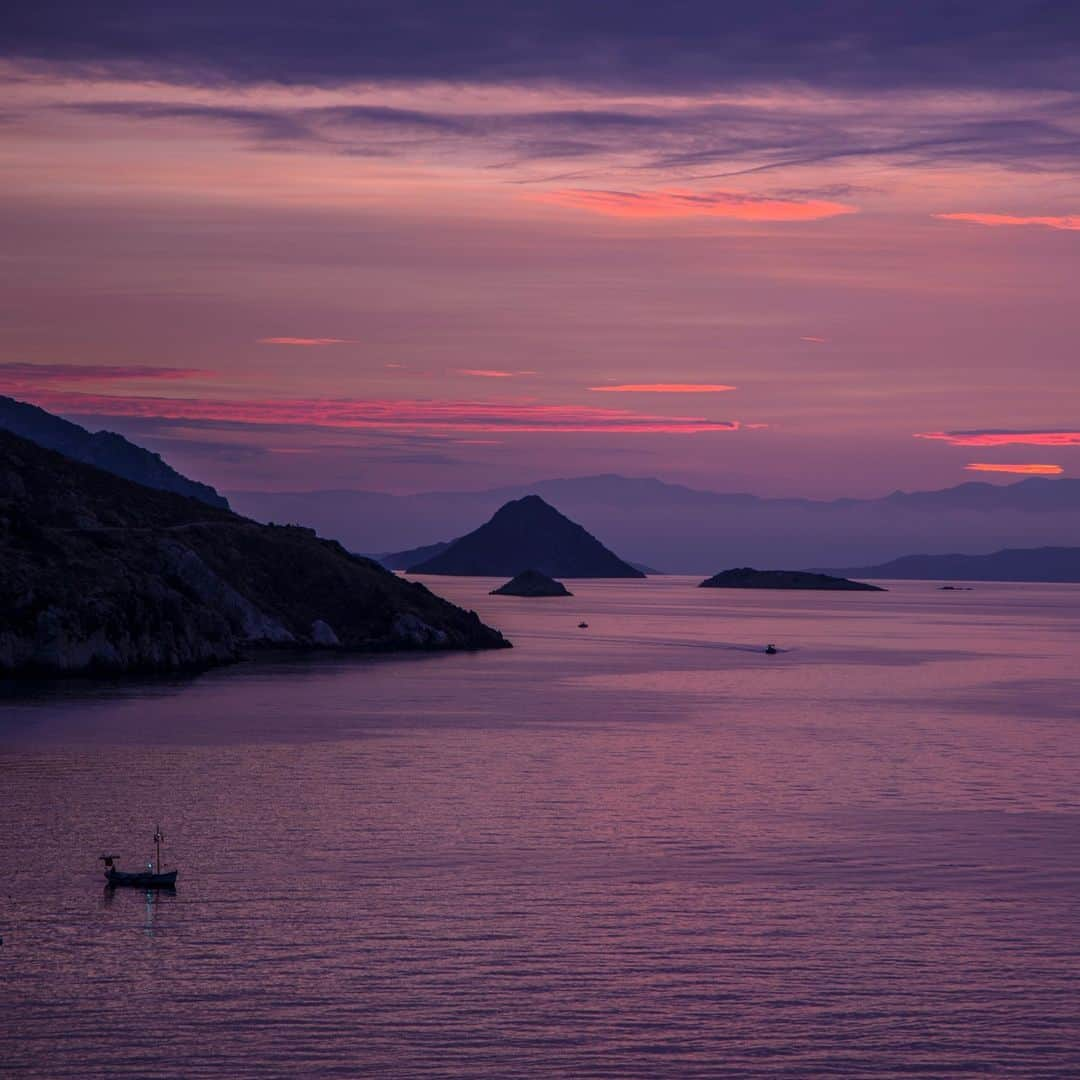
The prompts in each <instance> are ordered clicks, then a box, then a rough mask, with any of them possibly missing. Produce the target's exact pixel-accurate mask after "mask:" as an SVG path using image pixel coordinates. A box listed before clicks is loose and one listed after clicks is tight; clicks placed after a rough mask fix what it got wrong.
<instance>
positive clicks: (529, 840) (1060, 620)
mask: <svg viewBox="0 0 1080 1080" xmlns="http://www.w3.org/2000/svg"><path fill="white" fill-rule="evenodd" d="M432 584H436V583H435V582H432ZM491 585H492V582H490V581H478V580H475V581H474V580H456V581H455V580H452V579H439V580H438V582H437V584H436V587H437V588H438V589H439V591H441V592H443V593H444V594H445V595H448V596H449V597H450V598H452V599H454V600H458V601H460V602H464V603H466V604H468V605H469V606H472V607H475V608H477V609H478V610H479V611H480V612H481V614H482V615H483V616H485V617H486V618H488V619H489V620H490V621H492V622H493V623H495V624H496V625H498V626H499V627H501V628H502V629H504V630H505V631H506V632H507V633H508V634H509V635H510V636H511V637H512V638H513V640H514V641H515V643H516V644H517V646H518V647H517V648H516V649H515V650H513V651H511V652H501V653H490V654H481V655H475V656H444V657H424V658H410V659H404V660H394V659H379V660H369V661H363V660H362V661H355V660H354V661H349V662H339V661H315V662H311V661H304V662H295V663H294V662H281V663H276V664H273V665H270V664H259V665H255V664H252V665H246V666H243V667H240V668H234V669H231V670H225V671H218V672H214V673H211V674H208V675H204V676H202V677H199V678H195V679H191V680H176V681H163V682H156V683H144V684H141V685H136V686H133V685H127V686H120V685H114V686H97V687H95V686H90V685H85V684H84V685H75V684H71V685H68V686H66V687H63V688H62V689H60V690H52V691H46V690H39V691H37V692H27V691H23V692H21V693H20V694H19V695H18V696H15V697H12V696H9V697H7V698H5V699H4V700H3V701H2V702H0V717H2V719H0V787H2V800H0V866H2V867H3V869H2V871H0V934H2V935H3V938H4V944H3V946H2V947H0V975H2V981H0V1017H2V1021H0V1063H2V1065H0V1071H2V1072H4V1073H5V1075H11V1076H19V1077H22V1076H38V1077H50V1078H54V1077H95V1076H102V1075H105V1074H112V1075H126V1076H140V1077H144V1076H163V1077H165V1076H177V1077H273V1076H283V1077H284V1076H289V1077H304V1076H343V1077H356V1076H380V1077H436V1076H438V1077H443V1076H461V1077H510V1076H545V1077H547V1076H566V1077H588V1076H606V1077H693V1076H718V1075H725V1076H770V1077H775V1076H791V1077H809V1076H827V1075H848V1076H906V1075H914V1074H918V1075H922V1076H931V1077H965V1076H980V1077H981V1076H986V1075H1009V1076H1039V1077H1053V1076H1075V1075H1078V1074H1080V975H1078V972H1080V786H1078V776H1080V771H1078V766H1080V664H1078V659H1080V587H1076V586H1019V585H979V586H977V588H976V589H975V591H973V592H956V593H950V592H940V591H938V590H937V589H936V587H935V586H933V585H930V584H925V583H919V582H906V583H898V584H896V585H895V586H894V587H893V591H890V592H889V593H887V594H853V595H844V594H832V595H829V594H820V595H814V594H798V593H786V594H769V593H761V592H748V593H737V592H725V591H705V590H696V589H694V588H692V587H690V586H691V585H692V582H691V581H690V580H689V579H685V578H655V579H651V580H649V581H646V582H627V583H600V582H585V583H572V585H571V587H572V588H573V589H574V591H575V592H576V594H577V595H576V596H575V597H574V598H573V599H570V600H565V599H563V600H558V599H556V600H517V599H512V598H507V597H488V596H487V595H485V594H486V591H487V589H488V588H490V587H491ZM581 618H585V619H587V620H588V622H589V624H590V626H589V629H588V630H578V629H577V627H576V624H577V622H578V621H579V620H580V619H581ZM766 641H776V642H777V643H778V645H779V646H780V647H781V649H783V650H786V651H784V652H782V653H781V654H780V655H778V656H774V657H768V656H765V655H763V654H762V653H761V652H760V651H759V650H760V648H761V647H762V645H763V644H764V643H765V642H766ZM158 820H160V821H161V824H162V828H163V830H164V831H165V833H166V836H167V837H168V845H167V846H168V852H167V860H168V861H170V862H173V863H175V864H176V865H177V866H179V867H180V880H179V884H178V888H177V890H176V894H175V895H174V896H166V895H162V896H160V897H158V898H157V899H156V900H153V899H151V900H148V899H147V897H146V895H145V894H144V893H142V892H138V891H120V892H117V894H116V895H115V896H114V897H112V898H111V899H110V898H109V897H107V896H106V895H105V894H104V892H103V889H102V882H101V878H100V874H101V871H100V864H99V863H97V862H95V859H96V857H97V855H98V854H99V853H100V852H101V851H102V850H104V849H112V850H116V851H118V852H120V853H122V854H123V855H124V856H125V862H126V863H128V864H133V863H136V862H138V861H140V860H142V859H144V858H145V857H146V855H147V854H148V853H149V851H150V844H149V843H148V840H149V837H150V836H151V834H152V832H153V827H154V824H155V823H156V822H157V821H158Z"/></svg>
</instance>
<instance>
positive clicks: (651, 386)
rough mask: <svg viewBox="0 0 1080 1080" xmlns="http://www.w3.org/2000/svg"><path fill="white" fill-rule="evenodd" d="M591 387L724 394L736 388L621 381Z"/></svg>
mask: <svg viewBox="0 0 1080 1080" xmlns="http://www.w3.org/2000/svg"><path fill="white" fill-rule="evenodd" d="M589 389H590V390H595V391H598V392H599V393H602V394H722V393H724V392H725V391H727V390H734V389H736V388H735V387H734V386H724V385H723V384H722V383H621V384H619V385H617V386H590V387H589Z"/></svg>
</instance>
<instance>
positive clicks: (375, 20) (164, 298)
mask: <svg viewBox="0 0 1080 1080" xmlns="http://www.w3.org/2000/svg"><path fill="white" fill-rule="evenodd" d="M0 25H2V26H3V33H2V34H0V79H2V80H3V105H2V106H0V165H2V169H3V174H4V184H3V189H2V192H3V193H2V194H0V226H2V229H0V237H2V239H0V244H2V248H0V251H2V257H0V287H2V292H0V393H3V394H9V395H11V396H14V397H17V398H20V399H22V400H27V401H32V402H34V403H36V404H39V405H41V406H42V407H44V408H47V409H50V410H51V411H54V412H57V413H60V414H61V415H64V416H68V417H70V418H72V419H75V420H77V421H78V422H80V423H83V424H85V425H86V426H88V427H91V428H93V429H95V430H96V429H98V428H109V429H111V430H117V431H120V432H122V433H123V434H125V435H127V436H128V437H129V438H132V439H134V440H135V441H137V442H140V443H141V444H143V445H146V446H148V447H150V448H151V449H154V450H156V451H158V452H160V453H161V454H162V455H163V456H164V457H166V459H167V460H169V461H170V462H171V463H172V464H174V465H175V466H176V467H177V468H180V469H181V470H182V471H184V472H186V473H188V474H189V475H192V476H194V477H196V478H198V479H200V480H204V481H206V482H209V483H212V484H214V485H215V486H217V487H219V488H221V489H223V490H225V491H229V490H234V491H235V490H310V489H337V488H352V489H366V490H382V491H392V492H410V491H427V490H469V489H479V488H485V487H493V486H499V485H503V484H518V483H527V482H530V481H532V480H538V479H542V478H546V477H555V476H578V475H588V474H593V473H609V472H614V473H621V474H624V475H630V476H657V477H661V478H663V479H666V480H671V481H677V482H682V483H687V484H692V485H694V486H697V487H703V488H709V489H713V490H719V491H730V490H745V491H753V492H755V493H758V494H763V495H783V494H788V495H801V496H813V497H836V496H843V495H851V496H873V495H879V494H884V493H886V492H888V491H891V490H894V489H896V488H903V489H908V490H912V489H920V488H938V487H947V486H951V485H953V484H957V483H962V482H964V481H966V480H984V481H989V482H993V483H1007V482H1014V481H1015V480H1017V479H1019V478H1023V477H1024V476H1027V475H1042V476H1055V475H1072V476H1076V475H1080V363H1078V356H1077V341H1078V338H1080V304H1078V303H1077V290H1076V280H1077V271H1078V267H1080V175H1078V168H1080V64H1078V63H1077V54H1078V51H1080V9H1078V8H1077V7H1076V5H1075V4H1072V3H1069V2H1060V3H1059V2H1047V3H1035V2H1027V3H1018V2H1010V3H1005V2H994V0H989V2H982V3H969V2H967V0H955V2H940V0H939V2H935V3H922V2H913V3H907V4H904V5H898V4H884V3H881V4H867V3H861V2H854V0H826V2H824V3H822V4H816V5H808V4H805V3H800V2H794V0H787V2H781V0H763V2H759V3H757V4H754V5H747V6H743V5H738V6H736V5H728V4H723V3H717V2H716V0H711V2H705V0H674V2H669V3H667V4H664V5H657V4H653V3H650V4H635V3H630V2H620V3H605V2H595V3H588V4H582V3H581V2H580V0H577V2H575V3H569V2H563V0H549V2H546V3H521V2H512V0H500V2H495V0H464V2H461V3H456V4H452V5H451V4H446V3H439V2H421V0H394V2H392V3H383V2H350V3H344V2H342V0H306V2H305V3H302V4H300V3H292V2H288V3H286V2H277V0H264V2H260V3H257V4H256V3H247V2H232V3H230V2H225V3H221V2H218V3H209V2H206V0H188V2H184V3H173V2H167V0H165V2H157V3H154V4H146V5H132V4H130V3H127V2H124V3H120V2H116V0H103V2H101V3H97V4H94V5H86V4H84V3H80V4H75V3H69V2H53V0H44V2H37V3H34V4H30V3H28V2H26V0H17V2H16V4H15V5H14V7H13V8H9V9H8V10H6V12H5V14H4V15H3V16H0Z"/></svg>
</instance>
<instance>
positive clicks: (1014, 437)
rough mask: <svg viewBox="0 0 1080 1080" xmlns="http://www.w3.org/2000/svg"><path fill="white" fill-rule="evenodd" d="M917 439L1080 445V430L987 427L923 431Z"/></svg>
mask: <svg viewBox="0 0 1080 1080" xmlns="http://www.w3.org/2000/svg"><path fill="white" fill-rule="evenodd" d="M915 438H916V439H940V440H941V441H942V442H947V443H949V444H950V445H951V446H1080V430H1063V429H1051V430H1044V431H1010V430H1008V429H1006V428H986V429H980V430H975V431H921V432H917V433H916V435H915Z"/></svg>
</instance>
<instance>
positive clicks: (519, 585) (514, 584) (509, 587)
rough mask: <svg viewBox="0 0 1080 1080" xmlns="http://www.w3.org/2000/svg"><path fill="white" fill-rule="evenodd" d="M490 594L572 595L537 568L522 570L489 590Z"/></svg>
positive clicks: (562, 585) (558, 582) (559, 583)
mask: <svg viewBox="0 0 1080 1080" xmlns="http://www.w3.org/2000/svg"><path fill="white" fill-rule="evenodd" d="M491 595H492V596H573V595H574V594H573V593H572V592H571V591H570V590H569V589H568V588H567V587H566V586H565V585H564V584H563V583H562V582H561V581H556V580H555V579H554V578H550V577H548V576H547V574H541V573H540V571H539V570H522V572H521V573H520V574H517V575H515V576H514V577H513V578H511V579H510V580H509V581H508V582H507V583H506V584H505V585H500V586H499V587H498V588H497V589H492V590H491Z"/></svg>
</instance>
